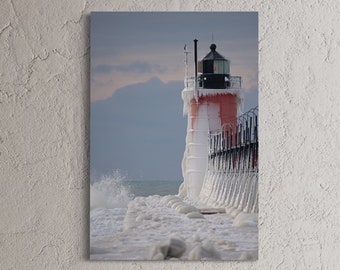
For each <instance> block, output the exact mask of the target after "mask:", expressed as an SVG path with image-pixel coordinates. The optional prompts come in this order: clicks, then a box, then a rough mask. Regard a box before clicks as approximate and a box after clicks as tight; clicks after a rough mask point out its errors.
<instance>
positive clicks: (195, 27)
mask: <svg viewBox="0 0 340 270" xmlns="http://www.w3.org/2000/svg"><path fill="white" fill-rule="evenodd" d="M212 36H213V41H214V43H216V45H217V49H216V50H217V51H218V52H219V53H220V54H222V55H223V56H224V57H226V58H228V59H229V60H231V75H234V76H238V75H239V76H242V78H243V88H244V91H245V99H246V102H245V103H246V108H247V107H248V106H253V105H257V92H258V84H257V78H258V17H257V13H255V12H205V13H201V12H200V13H198V12H195V13H194V12H153V13H150V12H134V13H132V12H94V13H91V170H92V171H96V172H97V173H100V174H101V173H109V172H110V170H113V169H122V170H123V171H125V172H126V173H127V174H128V175H129V176H130V178H131V179H136V180H137V178H138V179H145V180H162V179H159V178H160V177H161V176H162V175H164V173H163V174H162V172H166V175H164V178H163V180H172V179H173V180H179V178H181V168H180V163H181V159H182V156H183V152H184V141H185V123H186V119H184V118H183V117H182V116H181V113H182V109H181V107H182V101H181V98H180V91H181V90H182V87H183V77H184V53H183V48H184V45H185V44H187V47H188V49H189V50H190V51H192V50H193V49H192V48H193V40H194V39H195V38H197V39H198V58H199V59H201V58H203V57H204V56H205V55H206V54H207V53H208V52H209V46H210V44H211V43H212ZM192 55H193V54H191V57H192ZM189 62H190V65H191V66H190V71H191V72H192V70H193V60H192V59H191V58H189ZM146 88H148V89H146ZM158 88H159V89H158ZM118 93H119V95H118ZM137 98H138V99H139V101H140V102H139V103H137V104H135V103H131V102H130V101H131V100H135V99H137ZM118 100H119V102H118ZM146 100H148V102H146ZM150 100H152V102H150ZM169 102H171V104H169ZM124 103H126V104H124ZM165 104H166V106H165ZM112 106H113V107H114V108H112ZM127 106H130V107H129V108H128V110H127ZM164 108H168V110H164ZM173 108H176V110H175V111H174V110H173ZM178 110H179V112H178ZM151 115H152V117H151ZM161 119H163V120H164V121H167V122H171V125H169V124H164V123H162V121H161ZM118 123H119V124H118ZM141 123H144V125H142V124H141ZM169 126H171V129H172V131H171V136H166V135H165V133H164V128H166V127H169ZM118 129H119V130H118ZM183 129H184V130H183ZM134 130H138V133H139V134H138V136H136V135H134V134H135V132H134ZM150 130H152V138H153V141H152V140H150V138H151V137H150ZM127 134H129V136H127ZM168 135H169V134H168ZM131 136H132V137H131ZM134 136H135V137H134ZM143 136H145V137H143ZM127 137H129V143H128V145H129V147H128V149H129V151H130V153H129V154H128V155H127V154H123V153H122V151H123V150H122V148H121V147H120V146H121V145H122V144H125V145H126V144H127V143H126V142H124V141H126V138H127ZM123 142H124V143H123ZM143 142H144V143H143ZM145 142H148V143H145ZM152 144H154V146H155V147H151V146H152ZM160 146H162V147H160ZM150 147H151V148H153V149H150ZM131 151H132V152H133V151H135V153H131ZM145 151H152V152H153V154H152V157H150V153H148V154H147V153H145ZM143 152H144V153H143ZM162 153H167V160H165V162H162V157H161V156H162ZM132 155H133V156H134V158H133V159H132V158H131V156H132ZM155 156H157V158H156V159H154V158H153V157H155ZM163 159H164V157H163ZM132 160H133V162H132ZM148 160H150V162H152V163H155V162H156V163H157V164H151V163H148ZM151 165H152V166H151ZM169 166H172V167H173V168H169Z"/></svg>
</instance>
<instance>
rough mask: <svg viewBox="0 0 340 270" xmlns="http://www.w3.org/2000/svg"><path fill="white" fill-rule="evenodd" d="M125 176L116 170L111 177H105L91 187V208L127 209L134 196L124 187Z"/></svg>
mask: <svg viewBox="0 0 340 270" xmlns="http://www.w3.org/2000/svg"><path fill="white" fill-rule="evenodd" d="M124 180H125V176H124V175H123V174H122V173H121V172H120V171H119V170H114V171H113V172H112V174H110V175H103V176H101V177H100V178H99V179H98V180H96V181H94V183H93V184H91V187H90V206H91V210H92V209H95V208H106V209H113V208H126V207H127V205H128V203H129V201H131V199H132V198H133V194H131V192H130V191H129V189H128V188H127V187H126V186H125V185H123V181H124Z"/></svg>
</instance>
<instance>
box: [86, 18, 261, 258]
mask: <svg viewBox="0 0 340 270" xmlns="http://www.w3.org/2000/svg"><path fill="white" fill-rule="evenodd" d="M257 74H258V15H257V13H256V12H242V13H241V12H240V13H238V12H93V13H92V14H91V123H90V132H91V134H90V162H91V164H90V168H91V176H90V182H91V183H90V205H91V209H90V221H89V222H90V258H91V259H93V260H256V259H257V257H258V163H259V161H258V107H257V104H258V97H257V96H258V94H257V93H258V80H257V78H258V77H257Z"/></svg>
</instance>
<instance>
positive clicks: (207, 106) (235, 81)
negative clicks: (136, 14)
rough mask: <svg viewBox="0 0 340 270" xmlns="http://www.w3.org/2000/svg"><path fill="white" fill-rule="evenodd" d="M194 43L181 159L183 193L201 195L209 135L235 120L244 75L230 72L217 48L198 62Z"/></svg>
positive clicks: (212, 49)
mask: <svg viewBox="0 0 340 270" xmlns="http://www.w3.org/2000/svg"><path fill="white" fill-rule="evenodd" d="M194 42H195V77H186V78H185V88H184V90H183V91H182V98H183V101H184V112H185V113H187V115H188V126H187V136H186V149H185V152H184V157H183V161H182V171H183V178H184V185H183V186H182V188H181V192H180V195H182V196H188V197H190V198H193V199H195V198H198V196H199V194H200V192H201V189H202V185H203V181H204V176H205V172H206V168H207V163H208V151H209V145H208V135H209V133H212V132H218V131H221V130H222V126H223V125H224V124H226V123H229V122H232V121H236V119H237V115H238V107H239V105H240V103H241V94H240V93H241V81H242V79H241V77H238V76H231V75H230V61H229V60H228V59H226V58H224V57H223V56H222V55H221V54H219V53H218V52H217V51H216V47H217V46H216V45H215V44H211V46H210V52H209V53H208V54H207V55H206V56H205V57H204V58H203V59H202V60H201V61H199V62H197V40H195V41H194Z"/></svg>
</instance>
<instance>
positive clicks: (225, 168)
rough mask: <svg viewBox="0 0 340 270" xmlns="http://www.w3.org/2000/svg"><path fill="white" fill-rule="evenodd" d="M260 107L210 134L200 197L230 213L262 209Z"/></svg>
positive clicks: (252, 211)
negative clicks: (259, 135)
mask: <svg viewBox="0 0 340 270" xmlns="http://www.w3.org/2000/svg"><path fill="white" fill-rule="evenodd" d="M257 118H258V109H257V107H256V108H253V109H251V110H250V111H248V112H247V113H245V114H242V115H241V116H239V117H238V119H237V121H232V122H229V123H227V124H225V125H224V126H223V127H222V130H221V131H219V132H215V133H211V134H210V135H209V158H208V167H207V171H206V174H205V179H204V184H203V187H202V189H201V193H200V199H201V200H202V201H204V202H205V203H207V204H209V205H213V206H216V207H221V206H223V207H226V208H227V210H228V212H229V213H232V212H234V213H235V214H237V213H238V212H240V211H243V212H247V213H257V212H258V121H257Z"/></svg>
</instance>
